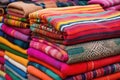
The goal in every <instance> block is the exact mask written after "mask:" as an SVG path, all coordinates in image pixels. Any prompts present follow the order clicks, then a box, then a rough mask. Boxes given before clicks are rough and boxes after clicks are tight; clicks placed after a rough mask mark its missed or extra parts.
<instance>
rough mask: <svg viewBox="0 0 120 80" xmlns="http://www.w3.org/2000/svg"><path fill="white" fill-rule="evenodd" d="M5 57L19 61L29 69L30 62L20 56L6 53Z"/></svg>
mask: <svg viewBox="0 0 120 80" xmlns="http://www.w3.org/2000/svg"><path fill="white" fill-rule="evenodd" d="M5 55H7V56H8V57H10V58H11V59H13V60H15V61H17V62H18V63H20V64H22V65H24V66H25V67H27V64H28V60H27V59H25V58H22V57H20V56H17V55H14V54H12V53H10V52H8V51H5Z"/></svg>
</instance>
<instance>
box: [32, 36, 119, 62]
mask: <svg viewBox="0 0 120 80" xmlns="http://www.w3.org/2000/svg"><path fill="white" fill-rule="evenodd" d="M30 47H32V48H35V49H37V50H40V51H42V52H44V53H46V54H48V55H50V56H52V57H53V58H56V59H58V60H60V61H64V62H66V63H68V64H71V63H76V62H85V61H91V60H96V59H101V58H105V57H109V56H114V55H118V54H120V49H119V48H120V38H114V39H108V40H100V41H92V42H86V43H81V44H76V45H71V46H65V45H60V44H54V43H50V42H48V41H45V40H38V39H35V38H34V39H33V40H32V41H31V42H30Z"/></svg>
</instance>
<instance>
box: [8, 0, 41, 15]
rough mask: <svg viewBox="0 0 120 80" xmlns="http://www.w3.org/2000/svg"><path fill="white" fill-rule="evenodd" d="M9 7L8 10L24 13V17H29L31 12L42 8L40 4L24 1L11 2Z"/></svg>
mask: <svg viewBox="0 0 120 80" xmlns="http://www.w3.org/2000/svg"><path fill="white" fill-rule="evenodd" d="M7 8H8V12H9V11H11V12H13V13H16V14H22V17H28V15H29V13H32V12H35V11H37V10H40V9H42V7H40V6H37V5H35V4H32V3H29V4H28V3H24V2H22V1H19V2H13V3H10V4H9V5H8V7H7Z"/></svg>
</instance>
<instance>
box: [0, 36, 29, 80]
mask: <svg viewBox="0 0 120 80" xmlns="http://www.w3.org/2000/svg"><path fill="white" fill-rule="evenodd" d="M0 48H1V49H3V50H5V55H4V58H5V72H6V73H7V74H9V75H10V76H11V72H12V73H13V74H14V76H19V78H20V80H21V79H22V80H26V79H27V70H26V66H27V63H28V59H27V52H26V50H24V49H23V48H21V47H19V46H18V45H15V44H13V43H11V42H10V41H8V40H7V39H5V38H4V37H0ZM7 70H9V71H11V72H10V73H8V71H7ZM21 74H22V75H21ZM11 78H12V80H15V78H14V77H13V76H11Z"/></svg>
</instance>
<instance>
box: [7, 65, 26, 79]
mask: <svg viewBox="0 0 120 80" xmlns="http://www.w3.org/2000/svg"><path fill="white" fill-rule="evenodd" d="M5 67H6V72H7V73H8V74H9V75H10V76H11V77H12V79H13V80H27V78H24V77H22V76H21V75H20V74H19V73H18V72H16V71H15V70H13V67H12V68H11V67H10V66H8V65H5Z"/></svg>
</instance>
